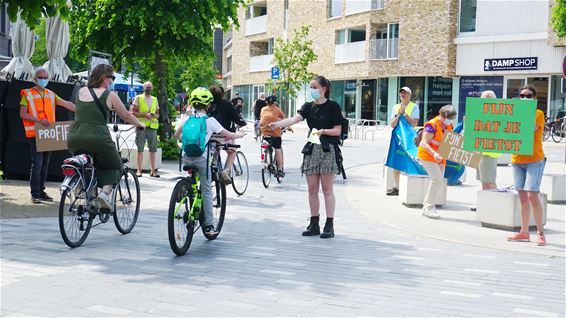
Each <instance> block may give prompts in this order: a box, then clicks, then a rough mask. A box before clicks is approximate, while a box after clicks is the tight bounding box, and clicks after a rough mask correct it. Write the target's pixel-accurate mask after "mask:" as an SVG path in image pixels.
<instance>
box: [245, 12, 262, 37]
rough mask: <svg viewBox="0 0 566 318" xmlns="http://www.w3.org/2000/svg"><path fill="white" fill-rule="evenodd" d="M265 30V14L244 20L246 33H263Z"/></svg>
mask: <svg viewBox="0 0 566 318" xmlns="http://www.w3.org/2000/svg"><path fill="white" fill-rule="evenodd" d="M266 31H267V15H261V16H259V17H255V18H251V19H247V20H246V35H253V34H259V33H265V32H266Z"/></svg>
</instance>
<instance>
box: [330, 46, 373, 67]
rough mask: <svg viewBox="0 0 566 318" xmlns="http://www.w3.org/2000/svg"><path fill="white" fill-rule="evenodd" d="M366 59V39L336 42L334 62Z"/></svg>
mask: <svg viewBox="0 0 566 318" xmlns="http://www.w3.org/2000/svg"><path fill="white" fill-rule="evenodd" d="M365 59H366V41H359V42H351V43H344V44H336V47H335V49H334V63H335V64H340V63H350V62H360V61H364V60H365Z"/></svg>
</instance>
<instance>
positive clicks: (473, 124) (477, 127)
mask: <svg viewBox="0 0 566 318" xmlns="http://www.w3.org/2000/svg"><path fill="white" fill-rule="evenodd" d="M536 108H537V102H536V100H520V99H503V98H473V97H468V98H466V119H465V121H464V128H465V134H464V150H467V151H481V152H495V153H511V154H522V155H531V154H532V153H533V140H534V132H535V131H534V130H535V111H536Z"/></svg>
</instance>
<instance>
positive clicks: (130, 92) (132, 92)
mask: <svg viewBox="0 0 566 318" xmlns="http://www.w3.org/2000/svg"><path fill="white" fill-rule="evenodd" d="M134 97H136V89H135V88H133V87H129V88H128V98H134Z"/></svg>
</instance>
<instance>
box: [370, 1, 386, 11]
mask: <svg viewBox="0 0 566 318" xmlns="http://www.w3.org/2000/svg"><path fill="white" fill-rule="evenodd" d="M384 2H385V1H384V0H371V9H372V10H376V9H383V4H384Z"/></svg>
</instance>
